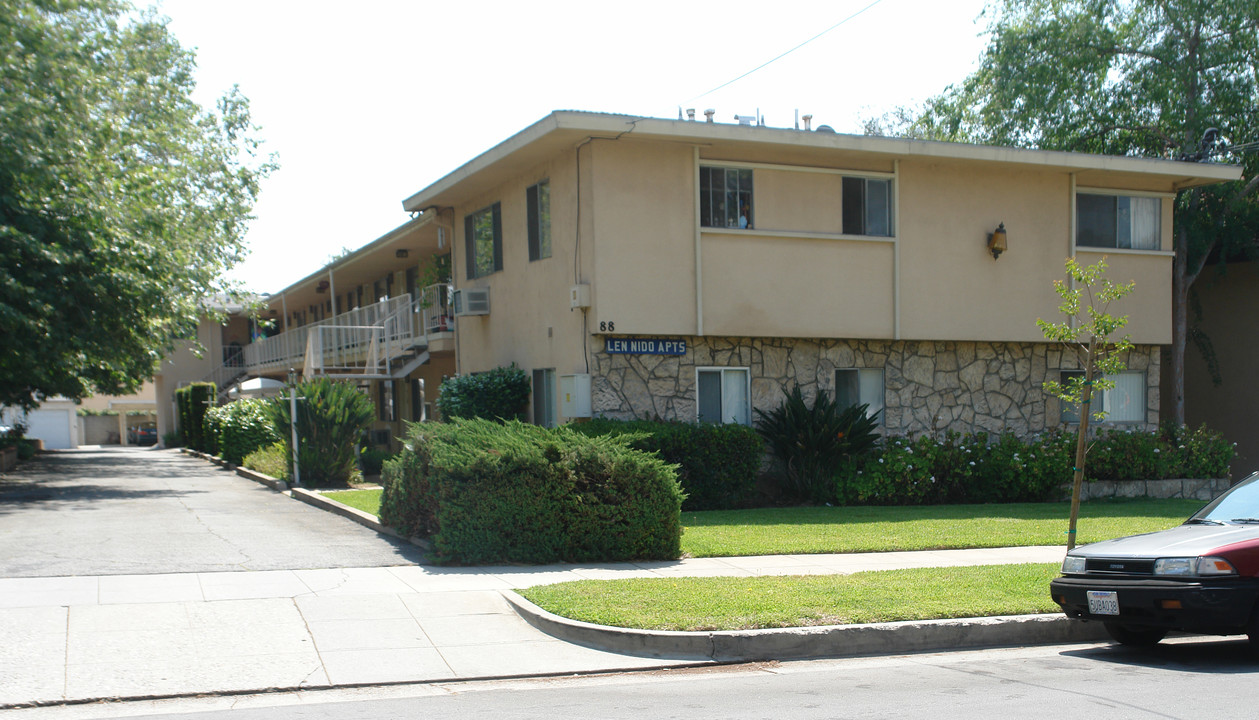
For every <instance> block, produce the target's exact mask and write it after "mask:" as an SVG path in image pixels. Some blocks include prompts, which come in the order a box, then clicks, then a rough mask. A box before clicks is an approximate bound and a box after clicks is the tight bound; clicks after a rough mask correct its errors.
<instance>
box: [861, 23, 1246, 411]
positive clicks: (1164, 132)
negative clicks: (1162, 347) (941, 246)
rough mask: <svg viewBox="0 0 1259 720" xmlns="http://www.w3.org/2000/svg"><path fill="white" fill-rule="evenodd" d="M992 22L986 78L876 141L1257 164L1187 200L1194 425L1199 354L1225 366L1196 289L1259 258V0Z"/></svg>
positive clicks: (890, 125) (1175, 403) (1177, 287)
mask: <svg viewBox="0 0 1259 720" xmlns="http://www.w3.org/2000/svg"><path fill="white" fill-rule="evenodd" d="M985 15H986V16H988V17H989V18H990V24H989V26H988V35H989V38H990V39H989V44H988V47H987V49H986V50H985V51H984V53H983V55H982V57H981V58H980V64H979V69H978V70H976V71H975V72H974V73H973V74H972V75H970V76H969V77H967V78H966V79H965V80H964V81H963V82H961V83H960V84H957V85H953V86H950V87H949V88H947V89H946V90H945V91H944V92H943V93H942V94H941V95H939V96H937V97H935V98H932V99H930V100H928V101H927V103H926V104H925V106H924V107H923V108H921V109H906V108H899V109H897V110H894V111H893V112H891V113H889V114H888V115H886V116H884V117H883V118H880V119H874V120H870V121H867V123H866V131H867V132H869V133H874V134H896V135H905V136H909V137H917V138H925V139H935V140H948V141H959V142H974V143H982V144H989V145H1010V146H1018V147H1032V148H1041V149H1046V150H1069V151H1079V152H1090V153H1104V154H1109V155H1135V156H1143V157H1152V158H1166V159H1179V160H1198V161H1209V160H1218V159H1223V160H1227V161H1230V162H1240V163H1243V164H1244V171H1243V178H1242V180H1241V181H1239V182H1235V183H1228V184H1224V185H1217V186H1212V187H1208V188H1190V189H1185V190H1182V191H1181V192H1180V193H1179V195H1178V197H1177V199H1176V213H1175V227H1174V230H1173V233H1174V237H1175V251H1176V257H1175V262H1174V265H1173V280H1172V292H1173V318H1172V346H1171V360H1170V370H1171V375H1172V387H1171V388H1167V389H1166V390H1165V392H1164V397H1170V399H1171V402H1172V406H1171V408H1170V410H1171V416H1172V417H1173V419H1175V420H1176V421H1177V422H1178V423H1182V424H1183V423H1184V416H1185V410H1184V357H1185V348H1186V346H1187V344H1188V343H1189V342H1193V343H1195V344H1196V345H1198V346H1199V347H1200V349H1202V350H1203V353H1204V355H1206V356H1207V357H1208V360H1209V359H1210V358H1211V357H1212V353H1211V352H1210V349H1209V341H1208V340H1207V339H1206V338H1205V336H1203V335H1202V334H1201V333H1200V332H1198V331H1197V330H1196V329H1195V328H1194V327H1191V325H1190V322H1189V310H1188V309H1189V306H1190V302H1191V298H1190V289H1191V287H1192V286H1193V283H1194V282H1195V281H1196V280H1197V279H1198V277H1199V276H1200V275H1201V273H1202V271H1203V269H1204V267H1206V265H1207V262H1208V260H1209V259H1210V258H1217V259H1220V260H1221V261H1223V260H1227V259H1229V258H1230V257H1238V256H1245V257H1249V256H1251V255H1252V254H1253V253H1254V251H1255V249H1256V244H1257V238H1259V153H1255V152H1253V151H1254V150H1255V149H1256V148H1259V145H1256V144H1255V141H1259V113H1256V111H1255V109H1256V107H1259V72H1256V68H1259V0H994V1H993V2H992V4H991V5H990V6H989V7H988V9H987V10H986V11H985ZM1213 131H1214V132H1213Z"/></svg>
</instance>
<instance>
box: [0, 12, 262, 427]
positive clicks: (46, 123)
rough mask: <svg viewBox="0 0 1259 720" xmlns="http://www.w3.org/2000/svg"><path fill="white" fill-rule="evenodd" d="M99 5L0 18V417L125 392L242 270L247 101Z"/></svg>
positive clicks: (251, 171)
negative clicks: (197, 95) (198, 90)
mask: <svg viewBox="0 0 1259 720" xmlns="http://www.w3.org/2000/svg"><path fill="white" fill-rule="evenodd" d="M194 68H195V61H194V58H193V54H192V53H191V52H190V51H187V50H184V49H183V48H181V47H180V45H179V43H178V42H177V41H176V40H175V39H174V38H173V37H172V36H171V34H170V33H169V32H167V30H166V27H165V24H164V21H163V20H162V19H160V18H158V17H156V16H154V15H153V14H151V13H137V12H136V11H135V9H134V8H132V7H131V6H129V5H126V4H124V3H120V2H115V1H114V0H6V1H5V2H3V3H0V338H2V339H3V340H2V342H0V405H19V406H24V407H31V406H33V405H35V404H38V402H39V401H40V399H41V398H43V397H46V396H52V395H63V396H66V397H69V398H74V399H78V398H82V397H85V396H86V395H89V394H91V393H93V392H99V393H108V394H116V393H125V392H133V391H135V390H136V389H137V388H138V387H139V385H140V384H141V383H142V382H143V381H144V380H146V379H148V378H151V377H152V375H153V372H154V370H155V368H156V364H157V362H158V360H159V359H160V357H161V356H162V355H163V354H164V353H165V352H167V351H168V350H169V349H171V348H172V347H173V346H174V343H175V341H176V340H177V339H180V338H183V337H189V336H191V335H192V334H193V333H194V332H195V328H196V324H197V321H198V317H199V315H200V313H201V312H202V308H201V306H200V303H201V301H202V299H203V298H207V297H210V296H212V295H214V294H215V293H217V292H220V291H223V290H226V289H227V288H226V287H225V286H224V284H223V283H224V281H223V280H222V279H221V278H222V277H223V272H224V271H225V270H226V269H228V268H229V267H231V266H232V265H233V264H235V263H236V262H238V261H239V260H240V259H242V257H243V255H244V252H245V246H244V240H243V238H244V233H245V226H246V223H247V222H248V220H249V219H250V212H251V210H252V207H253V203H254V201H255V199H256V197H257V194H258V186H259V182H260V181H261V179H262V178H264V177H265V176H266V175H267V174H268V173H269V172H270V171H271V169H272V168H273V165H272V163H271V162H270V161H269V160H265V159H261V158H259V157H258V155H257V151H258V141H257V140H256V139H254V137H253V136H252V135H253V133H255V132H256V131H257V128H255V127H254V126H253V125H252V124H251V123H250V120H249V107H248V102H247V100H246V99H245V98H244V97H243V96H241V94H240V93H239V91H238V90H236V89H235V88H233V89H232V90H231V91H230V92H228V93H227V94H226V95H224V96H223V97H222V98H221V99H220V100H219V101H218V104H217V108H216V109H215V110H213V111H208V110H206V109H204V108H202V107H201V106H200V105H198V104H197V103H196V102H194V101H193V99H192V91H193V89H194V80H193V70H194Z"/></svg>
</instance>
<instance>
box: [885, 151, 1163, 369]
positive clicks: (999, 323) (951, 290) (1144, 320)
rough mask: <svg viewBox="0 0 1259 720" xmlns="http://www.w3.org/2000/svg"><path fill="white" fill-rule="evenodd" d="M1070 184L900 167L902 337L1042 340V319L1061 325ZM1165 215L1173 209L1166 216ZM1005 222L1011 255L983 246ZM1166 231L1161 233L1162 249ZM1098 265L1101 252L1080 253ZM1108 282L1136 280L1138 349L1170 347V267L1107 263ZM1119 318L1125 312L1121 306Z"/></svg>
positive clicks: (1125, 260)
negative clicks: (1059, 289) (1058, 289)
mask: <svg viewBox="0 0 1259 720" xmlns="http://www.w3.org/2000/svg"><path fill="white" fill-rule="evenodd" d="M1070 187H1071V186H1070V177H1069V176H1068V175H1066V174H1063V173H1057V172H1039V173H1035V172H1028V171H1018V170H1002V169H999V168H990V169H986V170H985V171H983V172H982V173H980V172H975V171H974V168H967V167H965V166H960V165H947V164H936V163H921V162H906V163H904V164H902V166H901V188H900V203H901V207H900V220H901V227H900V242H901V250H900V257H901V300H902V306H901V336H902V337H903V338H905V339H918V340H991V341H1028V342H1035V341H1038V340H1042V339H1043V335H1042V334H1041V332H1040V330H1039V329H1038V328H1037V327H1036V319H1037V318H1044V319H1046V320H1054V321H1057V319H1058V310H1057V307H1058V304H1059V298H1058V295H1057V294H1056V293H1055V292H1054V289H1053V282H1054V280H1056V279H1059V278H1063V277H1065V275H1064V271H1063V262H1064V260H1065V259H1066V257H1067V255H1068V254H1069V253H1070V252H1071V250H1070V247H1071V246H1070V243H1069V238H1070V233H1071V227H1072V223H1071V202H1070V200H1071V193H1070ZM1164 210H1165V212H1166V208H1165V209H1164ZM1002 222H1004V223H1005V226H1006V230H1007V232H1008V233H1009V250H1008V251H1007V252H1006V253H1004V254H1003V255H1001V257H1000V258H999V259H997V260H993V258H992V256H991V255H990V254H989V253H988V252H987V250H986V248H985V242H986V239H987V236H988V234H989V233H991V232H992V231H993V230H994V229H995V228H996V227H997V225H998V223H1002ZM1168 233H1169V230H1168V229H1167V228H1165V229H1164V242H1165V243H1167V242H1169V241H1168V240H1167V237H1168ZM1079 257H1080V260H1081V262H1085V263H1092V262H1096V260H1097V259H1099V258H1100V257H1101V254H1100V253H1093V252H1085V251H1081V252H1080V253H1079ZM1108 262H1109V264H1110V266H1111V268H1112V270H1111V272H1110V273H1109V277H1110V278H1111V279H1113V280H1115V281H1117V282H1119V281H1123V282H1126V281H1128V280H1136V281H1137V289H1136V292H1135V293H1134V294H1133V296H1132V297H1131V298H1130V299H1127V300H1125V301H1124V303H1123V304H1122V310H1121V311H1120V312H1121V314H1123V313H1126V314H1130V316H1131V317H1130V324H1129V328H1130V332H1131V333H1132V339H1133V341H1134V342H1138V343H1147V344H1163V343H1166V342H1169V340H1170V337H1169V333H1170V325H1169V324H1168V322H1167V318H1168V317H1170V315H1169V313H1170V311H1171V310H1170V308H1171V304H1170V303H1171V299H1170V298H1171V296H1170V292H1171V277H1170V272H1171V258H1170V257H1168V256H1166V255H1150V254H1142V253H1115V252H1111V253H1109V254H1108ZM1117 309H1118V306H1117Z"/></svg>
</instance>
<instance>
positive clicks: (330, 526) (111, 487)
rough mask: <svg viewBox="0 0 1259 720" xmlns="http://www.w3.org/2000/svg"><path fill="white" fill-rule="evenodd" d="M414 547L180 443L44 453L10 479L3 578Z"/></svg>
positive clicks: (332, 564) (3, 513) (372, 553)
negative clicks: (183, 449) (187, 451)
mask: <svg viewBox="0 0 1259 720" xmlns="http://www.w3.org/2000/svg"><path fill="white" fill-rule="evenodd" d="M421 559H422V553H421V552H420V550H419V549H418V548H416V547H414V546H413V545H411V544H409V543H406V542H402V541H398V540H395V539H392V538H387V537H383V536H380V535H378V534H376V533H375V532H373V531H371V530H368V529H367V528H364V527H362V526H360V525H358V524H357V523H354V522H351V521H349V520H346V519H344V518H340V517H337V516H335V515H332V514H330V513H327V512H324V511H321V510H318V509H315V508H313V507H311V506H309V505H307V504H305V503H301V502H297V501H295V500H292V499H290V498H289V497H287V496H285V495H281V494H279V493H276V492H274V491H272V490H270V489H268V488H266V487H264V486H262V485H259V484H257V483H255V482H252V481H250V480H246V479H245V478H242V477H240V476H238V475H236V474H235V473H232V472H229V471H226V470H222V469H220V468H218V467H217V466H215V465H212V464H210V463H207V462H205V461H204V460H199V459H196V458H192V457H189V456H186V455H183V454H182V453H180V452H179V451H177V450H156V449H152V448H149V449H142V448H122V447H103V448H85V449H79V450H68V451H60V452H53V453H48V454H44V455H40V456H38V457H37V458H35V459H34V460H32V461H29V462H27V463H24V464H22V465H20V466H19V467H18V468H17V470H15V471H13V472H10V473H8V474H7V475H4V476H0V577H10V578H16V577H54V576H69V575H133V574H135V575H147V574H154V573H188V572H222V571H232V570H301V569H308V568H343V567H360V568H361V567H386V566H395V565H408V564H413V563H418V562H420V560H421Z"/></svg>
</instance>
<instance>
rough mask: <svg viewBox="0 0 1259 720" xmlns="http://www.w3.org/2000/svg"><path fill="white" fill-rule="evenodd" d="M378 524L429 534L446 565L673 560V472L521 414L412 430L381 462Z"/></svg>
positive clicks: (604, 441)
mask: <svg viewBox="0 0 1259 720" xmlns="http://www.w3.org/2000/svg"><path fill="white" fill-rule="evenodd" d="M384 478H385V490H384V493H383V496H382V500H381V511H380V512H381V519H382V520H383V521H384V522H386V523H388V524H390V525H393V526H394V527H396V528H398V529H399V530H401V531H403V532H405V533H408V534H428V535H430V536H431V539H432V542H433V547H434V549H435V551H436V552H437V555H438V558H439V560H441V561H444V562H455V563H465V564H484V563H498V562H522V563H547V562H556V561H570V562H591V561H603V560H632V559H672V558H676V557H677V556H678V555H679V553H680V544H681V535H682V525H681V503H682V492H681V489H680V488H679V487H678V483H677V475H676V473H675V471H674V469H673V468H672V467H671V466H669V465H667V464H665V463H664V462H663V461H662V460H660V459H659V458H655V457H652V456H650V455H648V454H646V453H643V452H640V451H637V450H634V449H632V448H629V447H627V446H626V445H625V443H624V442H623V441H621V440H619V439H617V438H615V437H611V436H594V437H590V436H585V435H582V434H580V433H576V432H573V431H572V430H569V429H567V428H558V429H555V430H548V429H546V428H542V427H538V426H536V425H527V424H524V423H520V422H518V421H509V422H507V423H505V424H502V423H497V422H493V421H489V420H483V419H473V420H454V421H453V422H451V423H425V424H416V425H412V426H411V428H410V432H409V436H408V439H407V442H406V444H405V446H404V449H403V451H402V453H400V454H399V456H398V457H396V458H393V459H391V460H388V461H386V462H385V468H384Z"/></svg>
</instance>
